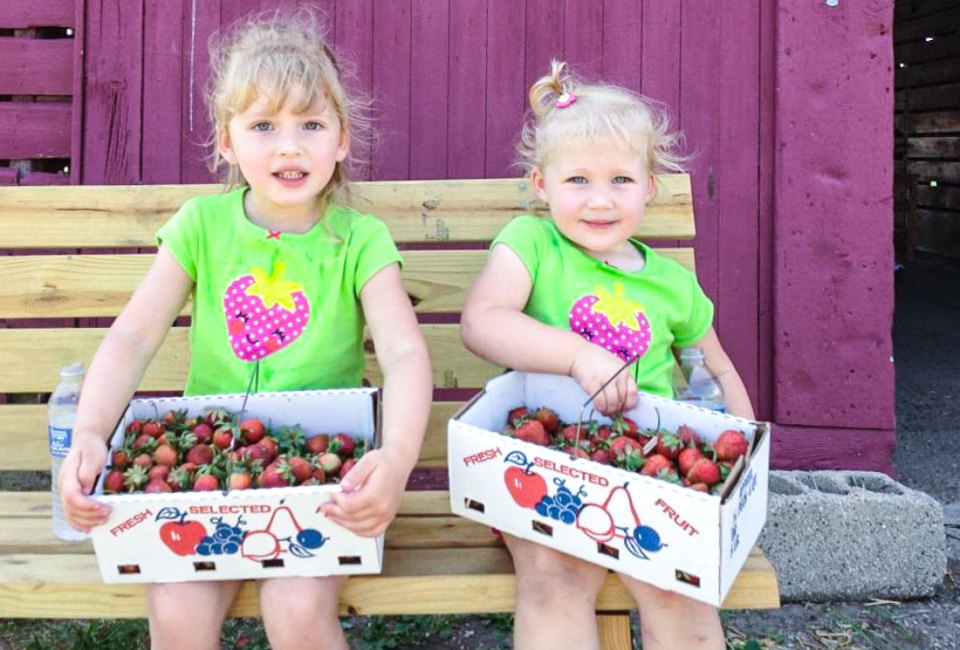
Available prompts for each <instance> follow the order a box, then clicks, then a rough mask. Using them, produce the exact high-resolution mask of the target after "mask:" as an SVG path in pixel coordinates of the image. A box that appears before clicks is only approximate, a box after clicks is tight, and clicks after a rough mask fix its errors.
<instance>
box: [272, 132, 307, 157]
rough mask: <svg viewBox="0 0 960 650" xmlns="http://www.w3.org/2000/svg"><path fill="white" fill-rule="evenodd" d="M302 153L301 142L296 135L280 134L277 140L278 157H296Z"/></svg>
mask: <svg viewBox="0 0 960 650" xmlns="http://www.w3.org/2000/svg"><path fill="white" fill-rule="evenodd" d="M300 151H301V148H300V140H299V138H298V137H297V134H296V133H284V132H281V133H280V137H279V138H277V155H280V156H295V155H297V154H299V153H300Z"/></svg>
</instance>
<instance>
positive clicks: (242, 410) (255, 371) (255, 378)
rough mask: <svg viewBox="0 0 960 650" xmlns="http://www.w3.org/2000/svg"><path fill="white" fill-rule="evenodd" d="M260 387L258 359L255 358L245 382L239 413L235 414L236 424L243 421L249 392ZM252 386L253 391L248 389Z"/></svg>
mask: <svg viewBox="0 0 960 650" xmlns="http://www.w3.org/2000/svg"><path fill="white" fill-rule="evenodd" d="M254 381H256V386H254ZM259 387H260V360H259V359H257V360H256V361H255V362H254V364H253V372H251V373H250V381H249V382H247V390H246V392H245V393H244V394H243V403H242V404H241V405H240V413H239V414H237V424H239V423H240V422H243V414H244V413H245V412H246V410H247V399H248V398H249V397H250V393H251V392H256V390H257V389H258V388H259ZM251 388H253V391H251V390H250V389H251Z"/></svg>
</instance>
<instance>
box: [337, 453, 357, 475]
mask: <svg viewBox="0 0 960 650" xmlns="http://www.w3.org/2000/svg"><path fill="white" fill-rule="evenodd" d="M356 464H357V461H356V460H355V459H353V458H348V459H347V460H345V461H343V466H342V467H341V468H340V480H341V481H342V480H343V478H344V477H345V476H346V475H347V474H349V473H350V470H352V469H353V466H354V465H356Z"/></svg>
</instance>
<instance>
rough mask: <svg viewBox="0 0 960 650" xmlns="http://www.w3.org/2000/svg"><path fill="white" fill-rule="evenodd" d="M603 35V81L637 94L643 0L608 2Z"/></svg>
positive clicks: (640, 63) (605, 5)
mask: <svg viewBox="0 0 960 650" xmlns="http://www.w3.org/2000/svg"><path fill="white" fill-rule="evenodd" d="M602 33H603V59H602V61H601V74H602V76H603V79H604V81H608V82H610V83H615V84H617V85H620V86H623V87H624V88H629V89H631V90H636V91H638V92H639V91H640V88H641V82H642V80H643V79H642V77H643V75H642V72H643V58H642V53H643V0H607V1H606V2H605V3H604V7H603V32H602Z"/></svg>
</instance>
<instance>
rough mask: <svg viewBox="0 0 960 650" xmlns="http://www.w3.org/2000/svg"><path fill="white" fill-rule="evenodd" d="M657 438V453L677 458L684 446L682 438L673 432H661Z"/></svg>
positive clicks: (671, 458)
mask: <svg viewBox="0 0 960 650" xmlns="http://www.w3.org/2000/svg"><path fill="white" fill-rule="evenodd" d="M657 438H658V439H657V452H656V453H658V454H660V455H661V456H666V457H667V458H669V459H670V460H676V459H677V456H678V455H679V454H680V449H681V448H682V445H681V443H680V438H678V437H677V436H675V435H673V434H671V433H663V434H660V435H659V436H658V437H657Z"/></svg>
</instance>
